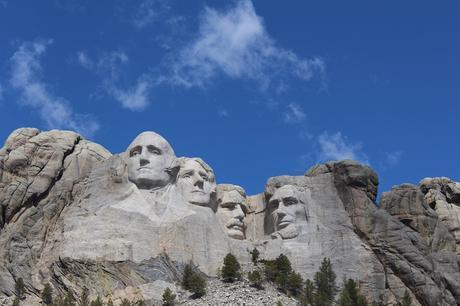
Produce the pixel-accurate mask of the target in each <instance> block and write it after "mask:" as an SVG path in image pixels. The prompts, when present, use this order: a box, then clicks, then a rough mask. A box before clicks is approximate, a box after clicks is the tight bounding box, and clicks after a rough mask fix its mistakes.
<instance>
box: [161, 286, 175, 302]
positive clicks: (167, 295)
mask: <svg viewBox="0 0 460 306" xmlns="http://www.w3.org/2000/svg"><path fill="white" fill-rule="evenodd" d="M175 299H176V295H175V294H173V293H172V291H171V289H169V288H166V289H165V291H164V292H163V306H173V305H174V300H175Z"/></svg>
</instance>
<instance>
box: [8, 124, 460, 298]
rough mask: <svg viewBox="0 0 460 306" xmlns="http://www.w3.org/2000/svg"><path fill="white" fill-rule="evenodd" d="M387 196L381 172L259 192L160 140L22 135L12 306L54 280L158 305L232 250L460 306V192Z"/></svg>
mask: <svg viewBox="0 0 460 306" xmlns="http://www.w3.org/2000/svg"><path fill="white" fill-rule="evenodd" d="M377 187H378V178H377V175H376V173H375V172H374V171H373V170H372V169H371V168H369V167H367V166H363V165H360V164H358V163H355V162H353V161H341V162H329V163H326V164H321V165H317V166H315V167H313V168H312V169H310V170H309V171H307V173H306V174H305V175H304V176H280V177H274V178H270V179H269V180H268V182H267V185H266V186H265V190H264V192H262V193H261V194H258V195H252V196H247V195H246V193H245V191H244V189H243V188H241V187H239V186H236V185H231V184H216V178H215V176H214V173H213V171H212V168H211V167H210V166H209V165H207V164H206V163H205V162H204V161H203V160H201V159H200V158H188V157H180V158H177V157H176V156H175V154H174V150H173V149H172V147H171V146H170V145H169V143H168V142H167V141H166V140H165V139H163V138H162V137H161V136H160V135H158V134H155V133H153V132H145V133H142V134H141V135H139V136H138V137H137V138H136V139H135V140H134V141H133V142H132V143H131V144H130V145H129V146H128V148H127V150H126V152H122V153H121V154H115V155H112V154H111V153H110V152H108V151H107V150H105V149H104V148H103V147H101V146H100V145H98V144H95V143H92V142H89V141H87V140H85V139H83V138H82V137H81V136H79V135H78V134H76V133H73V132H69V131H49V132H40V131H39V130H37V129H32V128H24V129H19V130H16V131H14V132H13V133H12V134H11V135H10V137H9V138H8V139H7V140H6V142H5V145H4V147H3V148H2V149H1V150H0V204H1V206H0V304H1V301H2V299H3V300H4V301H5V303H7V304H10V303H11V299H12V295H13V293H14V285H15V281H16V280H17V279H18V278H19V277H21V278H22V279H23V280H24V281H25V284H26V291H27V296H28V297H27V300H26V301H27V303H29V304H31V305H34V304H36V303H37V301H39V299H38V297H39V293H40V291H41V290H42V289H43V286H44V284H45V283H47V282H49V283H50V284H51V285H52V287H53V288H54V291H55V292H64V291H70V292H72V293H73V294H74V295H79V294H80V293H81V291H82V290H83V288H84V287H87V288H89V289H90V293H91V294H92V295H93V296H95V295H101V296H103V297H109V296H111V297H113V300H114V301H115V303H117V301H121V299H122V298H123V297H128V298H139V299H140V298H142V299H145V300H146V301H147V303H150V304H153V303H158V302H159V299H161V294H162V291H163V290H164V288H166V287H170V288H173V289H174V288H175V287H174V283H176V282H177V281H179V280H180V278H181V276H182V273H183V268H184V266H185V264H187V263H189V262H192V263H193V265H194V267H195V269H196V270H197V271H198V272H200V273H202V274H203V275H206V276H208V277H215V276H217V274H218V270H219V268H220V267H221V265H222V261H223V258H224V256H225V255H226V254H227V253H228V252H232V253H233V254H235V255H236V256H237V258H238V260H239V261H240V263H242V264H243V265H248V264H249V262H250V254H249V252H248V250H251V249H253V248H254V247H256V248H257V249H258V250H259V251H260V253H261V258H265V259H273V258H275V257H277V256H279V255H280V254H281V253H283V254H285V255H287V256H288V257H289V259H290V260H291V262H292V265H293V268H294V269H295V270H296V271H298V272H299V273H300V274H301V275H302V276H303V277H304V278H310V279H312V278H313V275H314V273H315V272H316V271H317V269H318V267H319V265H320V262H321V260H322V259H323V258H324V257H329V258H330V259H331V262H332V264H333V268H334V271H335V272H336V273H337V279H338V280H341V279H343V278H344V277H347V278H354V279H355V280H356V281H357V282H358V284H359V287H360V290H361V291H362V292H363V293H364V294H365V295H366V296H367V297H368V298H369V300H372V301H377V302H379V303H380V304H382V305H392V304H394V303H395V302H396V301H398V300H400V299H401V298H402V296H403V295H404V292H405V291H406V290H407V291H408V292H409V293H410V294H411V296H412V299H413V302H414V304H415V305H460V267H459V266H460V184H459V183H456V182H453V181H452V180H450V179H447V178H433V179H424V180H422V181H421V182H420V184H419V185H417V186H416V185H408V184H404V185H400V186H396V187H394V188H393V189H392V190H391V191H390V192H386V193H383V195H382V197H381V200H380V203H379V204H378V205H377V203H376V197H377ZM216 286H219V285H218V283H216ZM174 290H175V289H174ZM248 292H249V291H248ZM249 294H250V293H249ZM209 298H210V297H209V296H208V297H207V299H208V300H206V303H211V304H212V301H209ZM257 298H259V297H257ZM260 301H262V300H260ZM203 303H204V302H203Z"/></svg>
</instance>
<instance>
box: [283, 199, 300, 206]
mask: <svg viewBox="0 0 460 306" xmlns="http://www.w3.org/2000/svg"><path fill="white" fill-rule="evenodd" d="M283 202H284V205H287V206H288V205H295V204H297V200H296V199H294V198H287V199H284V200H283Z"/></svg>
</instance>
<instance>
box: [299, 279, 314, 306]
mask: <svg viewBox="0 0 460 306" xmlns="http://www.w3.org/2000/svg"><path fill="white" fill-rule="evenodd" d="M314 298H315V286H314V285H313V282H312V281H311V280H309V279H307V280H306V281H305V287H304V291H303V297H302V299H301V304H302V306H307V305H313V302H314Z"/></svg>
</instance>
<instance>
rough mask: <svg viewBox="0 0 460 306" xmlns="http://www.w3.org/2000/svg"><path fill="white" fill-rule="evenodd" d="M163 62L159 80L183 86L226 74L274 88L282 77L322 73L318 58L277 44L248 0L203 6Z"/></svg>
mask: <svg viewBox="0 0 460 306" xmlns="http://www.w3.org/2000/svg"><path fill="white" fill-rule="evenodd" d="M169 65H170V74H169V75H168V76H167V77H165V81H168V82H172V83H174V84H176V85H181V86H184V87H193V86H197V87H204V86H206V85H207V84H209V83H210V82H211V81H212V80H214V79H215V78H217V77H219V76H226V77H229V78H232V79H249V80H254V81H256V82H257V83H258V84H259V86H260V88H261V89H264V90H265V89H268V88H270V87H273V88H278V87H279V85H280V84H283V82H282V81H283V79H284V78H289V77H294V78H297V79H300V80H304V81H308V80H310V79H312V78H313V77H314V76H315V75H323V74H324V72H325V63H324V61H323V60H322V59H320V58H311V59H303V58H300V57H299V56H297V55H296V54H295V53H294V52H292V51H290V50H286V49H283V48H280V47H278V46H277V45H276V43H275V42H274V40H273V39H272V38H271V37H270V36H269V34H268V33H267V31H266V30H265V27H264V23H263V20H262V18H261V17H259V16H258V15H257V14H256V12H255V9H254V6H253V4H252V2H251V1H250V0H240V1H238V2H237V3H236V6H234V7H232V8H230V9H228V10H227V11H218V10H215V9H213V8H209V7H206V8H205V10H204V13H203V14H202V15H201V17H200V19H199V31H198V36H197V37H196V38H195V39H194V40H193V41H191V42H189V43H188V44H187V45H185V47H184V48H183V49H181V50H180V52H178V53H177V54H175V56H173V57H172V58H171V60H170V61H169Z"/></svg>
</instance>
